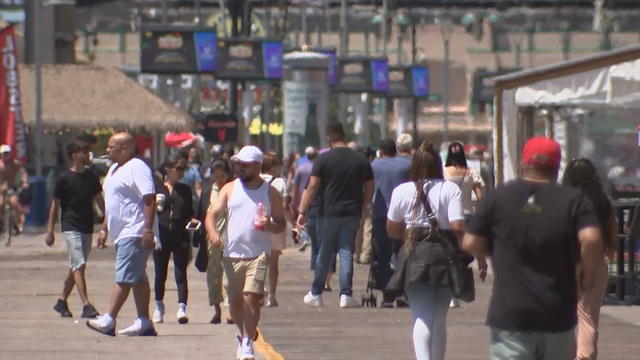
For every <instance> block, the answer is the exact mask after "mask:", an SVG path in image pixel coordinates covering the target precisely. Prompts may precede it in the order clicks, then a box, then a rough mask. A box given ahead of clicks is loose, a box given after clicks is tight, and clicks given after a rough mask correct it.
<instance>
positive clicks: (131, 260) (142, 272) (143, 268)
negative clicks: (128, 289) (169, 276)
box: [115, 237, 153, 284]
mask: <svg viewBox="0 0 640 360" xmlns="http://www.w3.org/2000/svg"><path fill="white" fill-rule="evenodd" d="M152 252H153V250H152V249H145V248H144V247H142V239H141V238H139V237H131V238H126V239H120V240H118V243H117V244H116V275H115V281H116V283H118V284H137V283H148V282H149V279H148V278H147V259H148V258H149V255H151V253H152Z"/></svg>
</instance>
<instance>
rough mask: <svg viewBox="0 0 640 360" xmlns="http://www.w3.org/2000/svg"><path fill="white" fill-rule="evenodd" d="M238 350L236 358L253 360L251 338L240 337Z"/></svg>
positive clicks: (253, 353)
mask: <svg viewBox="0 0 640 360" xmlns="http://www.w3.org/2000/svg"><path fill="white" fill-rule="evenodd" d="M238 351H239V354H238V355H239V356H238V360H254V359H255V358H256V356H255V352H254V351H253V340H251V339H249V338H244V339H242V342H241V344H240V347H239V348H238Z"/></svg>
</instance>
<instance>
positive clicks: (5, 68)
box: [0, 26, 27, 163]
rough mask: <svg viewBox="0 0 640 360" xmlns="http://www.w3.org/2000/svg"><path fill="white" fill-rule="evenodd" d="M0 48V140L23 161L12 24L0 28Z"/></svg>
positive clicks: (20, 110)
mask: <svg viewBox="0 0 640 360" xmlns="http://www.w3.org/2000/svg"><path fill="white" fill-rule="evenodd" d="M0 50H1V51H2V64H1V65H0V143H2V144H7V145H9V146H11V151H13V155H14V156H15V158H16V159H18V160H20V161H22V162H23V163H24V162H26V161H27V142H26V135H25V129H24V121H23V119H22V99H21V97H20V77H19V75H18V57H17V56H16V38H15V34H14V29H13V26H9V27H6V28H4V29H2V30H0Z"/></svg>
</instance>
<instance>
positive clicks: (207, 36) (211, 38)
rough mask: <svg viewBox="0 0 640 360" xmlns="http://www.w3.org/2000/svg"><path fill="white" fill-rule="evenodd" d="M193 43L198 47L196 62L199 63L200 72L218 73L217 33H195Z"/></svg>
mask: <svg viewBox="0 0 640 360" xmlns="http://www.w3.org/2000/svg"><path fill="white" fill-rule="evenodd" d="M193 41H194V42H195V45H196V46H195V47H196V61H197V62H198V71H199V72H213V71H216V50H217V44H216V33H215V32H194V33H193Z"/></svg>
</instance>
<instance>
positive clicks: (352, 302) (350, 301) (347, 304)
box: [340, 294, 362, 309]
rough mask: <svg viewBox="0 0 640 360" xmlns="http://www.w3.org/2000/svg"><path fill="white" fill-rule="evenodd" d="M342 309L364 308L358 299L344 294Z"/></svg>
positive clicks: (342, 296) (341, 296) (341, 297)
mask: <svg viewBox="0 0 640 360" xmlns="http://www.w3.org/2000/svg"><path fill="white" fill-rule="evenodd" d="M340 307H341V308H343V309H346V308H359V307H362V304H360V303H359V302H358V301H357V300H356V299H354V298H353V296H349V295H344V294H343V295H340Z"/></svg>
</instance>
